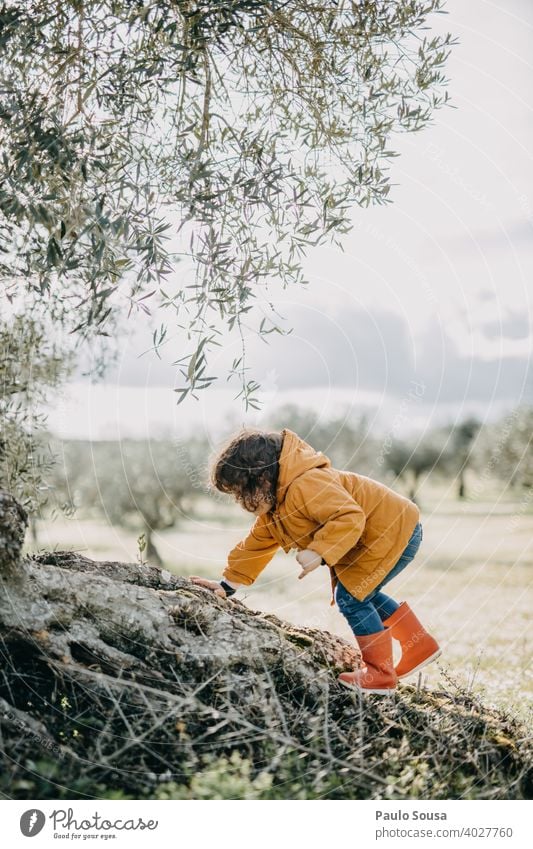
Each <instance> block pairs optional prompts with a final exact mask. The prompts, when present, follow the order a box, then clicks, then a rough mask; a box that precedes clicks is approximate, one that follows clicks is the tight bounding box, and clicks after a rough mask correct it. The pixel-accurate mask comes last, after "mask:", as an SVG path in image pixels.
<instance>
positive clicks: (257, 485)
mask: <svg viewBox="0 0 533 849" xmlns="http://www.w3.org/2000/svg"><path fill="white" fill-rule="evenodd" d="M282 442H283V437H282V435H281V433H278V432H276V431H263V430H251V429H246V430H242V431H240V433H238V434H236V435H235V436H233V437H232V438H231V439H230V441H229V442H228V443H227V444H226V445H225V446H224V447H223V448H222V449H221V450H220V451H219V453H218V454H217V456H216V457H215V458H214V460H213V462H212V465H211V483H212V484H213V486H214V487H215V488H216V489H218V490H219V491H220V492H227V493H229V494H230V495H233V496H234V498H236V499H237V501H238V502H239V504H240V505H241V506H242V507H244V509H245V510H248V511H249V512H250V513H255V514H256V515H261V514H262V513H266V512H267V511H268V510H271V509H272V508H273V507H274V506H275V503H276V487H277V482H278V473H279V466H278V460H279V455H280V452H281V446H282Z"/></svg>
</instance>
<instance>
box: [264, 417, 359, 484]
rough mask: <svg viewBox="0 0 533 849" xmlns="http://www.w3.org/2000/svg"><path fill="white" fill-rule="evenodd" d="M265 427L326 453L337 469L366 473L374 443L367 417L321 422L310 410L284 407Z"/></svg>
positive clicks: (321, 419)
mask: <svg viewBox="0 0 533 849" xmlns="http://www.w3.org/2000/svg"><path fill="white" fill-rule="evenodd" d="M268 426H269V427H272V428H275V429H278V430H280V429H281V428H284V427H288V428H290V429H291V430H293V431H294V432H295V433H297V434H298V436H300V437H301V438H302V439H305V440H306V441H308V442H310V443H311V445H312V446H313V448H316V449H317V451H323V452H324V454H327V455H328V456H329V457H330V459H331V461H332V463H333V464H334V465H335V466H337V467H338V468H344V469H349V470H352V471H359V472H361V473H362V474H364V473H365V471H367V470H368V468H369V467H370V465H371V463H372V458H373V457H374V456H375V451H376V443H375V440H373V439H372V438H371V436H370V434H369V432H368V418H367V415H366V414H364V413H362V414H361V415H360V416H357V417H355V416H354V417H351V418H350V417H347V416H344V415H340V416H334V417H333V418H327V419H323V418H321V416H320V414H319V413H317V412H315V411H314V410H311V409H307V408H305V407H299V406H298V405H296V404H284V405H283V406H282V407H279V408H278V409H277V410H276V411H275V412H274V413H273V414H272V415H271V416H270V417H269V419H268Z"/></svg>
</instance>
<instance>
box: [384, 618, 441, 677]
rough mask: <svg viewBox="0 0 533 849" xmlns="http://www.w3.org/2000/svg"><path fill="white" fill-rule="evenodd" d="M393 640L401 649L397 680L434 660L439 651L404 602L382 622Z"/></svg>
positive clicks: (436, 644) (435, 642)
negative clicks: (397, 642) (396, 641)
mask: <svg viewBox="0 0 533 849" xmlns="http://www.w3.org/2000/svg"><path fill="white" fill-rule="evenodd" d="M383 624H384V625H385V626H386V627H387V628H389V629H390V631H391V634H392V636H393V638H394V639H395V640H398V641H399V643H400V645H401V647H402V656H401V658H400V661H399V663H398V665H397V666H396V675H397V676H398V678H407V676H408V675H414V673H415V672H418V670H419V669H422V668H423V667H424V666H427V664H428V663H431V662H432V661H433V660H436V659H437V658H438V657H439V655H440V653H441V650H440V648H439V644H438V643H437V641H436V640H435V639H433V637H432V636H431V635H430V634H428V632H427V631H426V629H425V628H424V626H423V625H422V623H421V622H420V621H419V620H418V619H417V617H416V616H415V614H414V613H413V611H412V610H411V608H410V607H409V605H408V604H407V602H406V601H403V602H402V603H401V604H400V606H399V608H398V610H395V611H394V613H393V614H392V616H389V618H388V619H384V620H383Z"/></svg>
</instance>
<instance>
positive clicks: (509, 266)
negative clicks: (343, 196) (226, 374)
mask: <svg viewBox="0 0 533 849" xmlns="http://www.w3.org/2000/svg"><path fill="white" fill-rule="evenodd" d="M446 8H447V10H448V12H449V14H448V15H437V16H434V19H433V21H430V23H431V25H432V26H435V27H438V30H439V31H448V30H449V31H451V32H452V34H453V35H454V36H457V37H458V38H459V39H460V44H458V45H456V46H455V47H454V48H453V49H452V55H451V57H450V59H449V60H448V63H447V65H446V68H445V73H446V76H447V77H448V79H449V80H450V83H449V91H450V96H451V99H452V103H453V105H454V106H455V107H457V108H456V109H450V108H445V109H440V110H438V111H437V112H436V113H435V114H434V118H433V125H432V126H430V127H429V128H426V129H425V130H423V131H422V132H420V133H415V134H403V135H401V136H395V137H394V139H393V142H392V143H391V145H390V146H391V147H393V149H395V150H398V151H400V152H401V156H400V157H398V158H395V159H392V160H390V165H391V168H390V172H389V173H390V176H391V180H392V182H393V183H394V184H396V185H394V186H393V187H392V189H391V193H390V195H389V196H390V197H391V198H392V200H393V204H389V205H386V206H383V207H372V208H370V209H357V210H355V211H354V222H355V229H354V231H353V232H352V233H351V234H350V235H349V236H347V237H345V241H344V248H345V250H344V252H341V251H339V250H337V249H331V248H319V249H314V250H312V251H311V252H310V253H309V256H308V258H307V260H306V263H305V270H306V272H307V275H308V277H309V279H310V285H309V286H308V287H307V288H302V289H291V290H290V291H289V292H287V293H283V294H279V296H278V297H277V299H276V305H277V306H278V307H279V309H280V312H282V314H283V315H285V316H286V317H287V327H288V328H289V327H293V332H292V334H290V336H287V337H285V338H282V337H280V336H277V335H275V336H273V337H270V338H271V339H272V342H271V344H270V345H268V346H267V345H265V344H263V343H262V342H260V341H258V340H257V339H254V338H250V340H249V364H250V366H251V371H250V376H251V377H254V378H256V379H258V380H259V381H260V382H261V383H262V384H263V402H264V408H263V409H264V411H265V412H266V413H268V411H269V409H272V407H275V406H277V405H278V404H280V403H283V402H285V401H287V400H291V401H298V402H301V403H304V404H305V405H306V406H313V407H314V408H315V409H317V410H319V411H320V413H321V415H325V416H327V415H330V414H332V413H333V412H336V411H338V410H339V409H341V408H342V409H346V410H347V411H348V412H349V411H350V410H352V411H354V412H356V413H359V412H362V411H363V410H365V409H368V408H372V410H374V411H375V416H376V418H375V423H376V427H379V428H381V429H387V427H388V426H389V425H390V422H391V421H392V420H393V419H394V417H395V416H396V419H397V420H398V416H400V418H401V421H399V428H400V430H402V431H404V430H405V431H407V430H409V429H410V428H415V427H416V428H420V427H424V426H425V425H427V424H428V423H429V422H432V423H435V422H437V421H443V420H450V419H452V418H456V417H458V418H460V417H461V416H463V415H465V414H467V413H469V412H476V413H477V414H478V415H480V416H481V417H482V418H483V419H491V418H494V417H495V416H497V415H498V414H500V413H501V412H502V411H503V410H505V409H507V408H508V407H510V406H512V405H514V404H517V403H520V402H525V403H533V378H532V373H531V353H532V350H533V345H532V342H533V327H532V321H531V317H532V309H531V301H532V296H531V293H532V271H533V169H532V165H531V159H532V151H533V138H532V135H533V134H532V128H533V110H532V104H531V97H530V91H531V88H532V78H533V74H532V61H533V60H532V59H531V57H533V3H532V2H530V0H497V2H489V1H488V0H469V2H467V3H466V2H464V0H448V3H447V6H446ZM130 321H131V328H130V326H128V337H127V339H126V340H125V343H124V345H123V346H122V352H121V359H120V364H119V366H118V368H117V369H116V370H114V371H113V372H112V373H110V374H109V376H108V378H107V380H106V382H105V383H101V384H99V385H94V384H91V382H90V380H81V379H80V378H79V377H78V378H77V380H75V381H73V382H72V383H71V384H69V386H68V387H67V389H66V391H65V392H64V394H63V396H62V398H61V399H60V401H59V403H58V404H56V405H55V406H54V409H52V410H51V412H50V416H49V425H50V427H51V428H52V429H53V430H55V431H56V432H58V433H60V434H62V435H64V436H74V437H92V438H114V437H117V438H118V437H121V436H122V437H124V436H139V437H140V436H152V437H155V436H157V435H159V434H160V433H164V432H172V433H174V434H176V435H179V434H183V433H184V431H185V430H187V429H189V428H191V427H192V426H194V427H195V428H205V429H207V430H209V431H213V428H214V425H215V423H216V425H217V428H218V429H219V430H224V428H227V427H229V418H231V419H232V421H234V422H238V423H241V422H244V421H248V422H250V423H260V421H261V417H260V416H258V415H257V414H253V415H252V416H248V417H245V415H244V412H243V410H242V408H241V406H240V402H239V401H235V400H232V399H233V396H234V395H235V394H236V392H237V391H238V387H237V385H236V384H235V385H234V388H233V391H231V390H227V389H218V390H216V389H210V390H208V391H207V392H206V393H200V401H198V402H195V401H194V400H190V401H187V402H185V403H184V404H183V405H180V406H179V407H177V406H176V397H177V396H176V395H175V394H174V393H173V392H172V389H173V388H174V387H176V386H178V385H181V382H180V379H179V375H177V374H176V373H175V369H174V368H172V367H171V366H169V365H168V364H166V365H165V364H162V363H160V362H159V361H158V360H157V359H156V358H155V357H154V356H153V355H146V356H144V357H142V358H141V359H139V358H138V357H139V354H140V353H141V352H142V351H144V350H146V349H147V348H148V347H149V345H150V338H151V330H150V326H149V320H148V319H142V318H139V317H137V318H135V319H132V320H130ZM156 323H158V322H154V324H156ZM226 341H227V344H226V345H225V346H224V347H223V349H222V351H221V353H220V355H219V357H218V358H217V357H215V358H214V361H213V363H214V365H216V366H217V367H218V368H219V369H221V370H223V369H224V367H225V365H226V364H227V363H228V362H231V359H232V358H233V356H234V355H235V353H236V352H237V341H236V340H233V338H229V339H228V340H226ZM185 350H187V348H185V349H184V350H183V351H181V349H180V348H179V346H178V345H177V344H176V345H175V346H174V347H173V348H172V350H170V346H169V349H168V362H169V363H170V362H172V360H175V359H177V358H178V356H180V355H181V353H184V351H185ZM415 383H416V384H417V385H418V386H423V391H422V395H421V397H417V399H416V401H413V397H412V392H411V391H410V390H411V388H412V386H413V385H414V384H415ZM221 386H222V387H223V386H224V382H223V381H221ZM406 403H407V407H406ZM406 409H407V412H406ZM228 417H229V418H228Z"/></svg>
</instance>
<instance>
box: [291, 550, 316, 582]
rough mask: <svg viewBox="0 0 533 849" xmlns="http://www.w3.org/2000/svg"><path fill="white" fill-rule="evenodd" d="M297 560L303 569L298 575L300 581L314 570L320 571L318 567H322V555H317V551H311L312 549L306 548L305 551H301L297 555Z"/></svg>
mask: <svg viewBox="0 0 533 849" xmlns="http://www.w3.org/2000/svg"><path fill="white" fill-rule="evenodd" d="M296 560H297V561H298V563H299V564H300V566H301V567H302V571H301V572H300V574H299V575H298V579H300V578H305V576H306V575H308V574H309V572H312V571H313V570H314V569H318V567H319V566H321V565H322V558H321V556H320V554H317V553H316V551H311V549H310V548H305V549H304V550H303V551H299V552H298V554H297V555H296Z"/></svg>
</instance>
